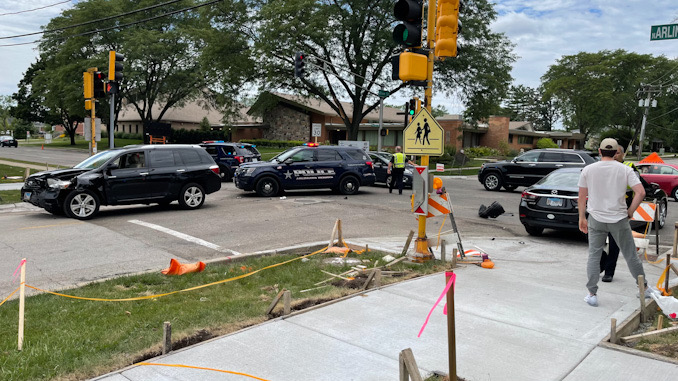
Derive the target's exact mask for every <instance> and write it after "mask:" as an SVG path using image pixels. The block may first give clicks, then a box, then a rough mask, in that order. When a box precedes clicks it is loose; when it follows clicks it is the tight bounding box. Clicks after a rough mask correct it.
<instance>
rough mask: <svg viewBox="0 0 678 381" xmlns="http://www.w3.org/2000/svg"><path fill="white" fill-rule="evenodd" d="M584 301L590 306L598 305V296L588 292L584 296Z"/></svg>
mask: <svg viewBox="0 0 678 381" xmlns="http://www.w3.org/2000/svg"><path fill="white" fill-rule="evenodd" d="M584 301H585V302H586V303H588V304H589V306H591V307H598V297H597V296H596V295H591V294H588V295H586V297H585V298H584Z"/></svg>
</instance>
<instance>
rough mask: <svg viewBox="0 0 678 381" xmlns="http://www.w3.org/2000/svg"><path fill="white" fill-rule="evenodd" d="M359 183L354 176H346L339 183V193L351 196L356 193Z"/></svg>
mask: <svg viewBox="0 0 678 381" xmlns="http://www.w3.org/2000/svg"><path fill="white" fill-rule="evenodd" d="M358 188H360V182H359V181H358V179H357V178H355V176H346V177H344V178H343V179H341V182H339V192H341V194H345V195H353V194H356V193H358Z"/></svg>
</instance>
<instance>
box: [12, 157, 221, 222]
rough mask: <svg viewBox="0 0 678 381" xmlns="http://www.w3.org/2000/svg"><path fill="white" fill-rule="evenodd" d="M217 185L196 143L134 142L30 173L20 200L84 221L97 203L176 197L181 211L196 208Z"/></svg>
mask: <svg viewBox="0 0 678 381" xmlns="http://www.w3.org/2000/svg"><path fill="white" fill-rule="evenodd" d="M219 189H221V178H220V177H219V166H218V165H217V164H216V163H215V162H214V160H212V157H211V156H210V155H209V154H208V153H207V152H206V151H205V150H204V149H203V148H201V147H200V146H197V145H195V146H192V145H171V144H170V145H137V146H126V147H124V148H114V149H111V150H108V151H103V152H101V153H98V154H96V155H94V156H92V157H90V158H88V159H86V160H85V161H83V162H82V163H80V164H78V165H76V166H75V167H73V168H70V169H59V170H55V171H46V172H39V173H36V174H34V175H31V176H30V177H28V179H26V182H25V183H24V186H23V187H22V188H21V199H22V200H23V201H25V202H29V203H31V204H33V205H36V206H39V207H41V208H44V209H45V210H47V211H48V212H50V213H52V214H66V215H68V216H69V217H73V218H77V219H80V220H86V219H90V218H92V217H94V216H95V215H96V214H97V213H98V211H99V207H100V206H101V205H130V204H151V203H158V204H161V205H167V204H169V203H171V202H172V201H179V205H180V206H181V207H182V208H184V209H197V208H199V207H201V206H202V204H203V203H204V202H205V195H207V194H210V193H213V192H216V191H218V190H219Z"/></svg>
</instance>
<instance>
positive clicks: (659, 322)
mask: <svg viewBox="0 0 678 381" xmlns="http://www.w3.org/2000/svg"><path fill="white" fill-rule="evenodd" d="M662 327H664V315H659V316H658V317H657V330H660V329H662Z"/></svg>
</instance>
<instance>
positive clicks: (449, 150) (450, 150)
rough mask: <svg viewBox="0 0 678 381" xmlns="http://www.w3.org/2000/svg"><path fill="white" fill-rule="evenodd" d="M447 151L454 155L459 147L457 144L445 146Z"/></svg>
mask: <svg viewBox="0 0 678 381" xmlns="http://www.w3.org/2000/svg"><path fill="white" fill-rule="evenodd" d="M445 153H446V154H447V155H449V156H451V157H454V155H456V154H457V147H455V146H449V145H447V146H445Z"/></svg>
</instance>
